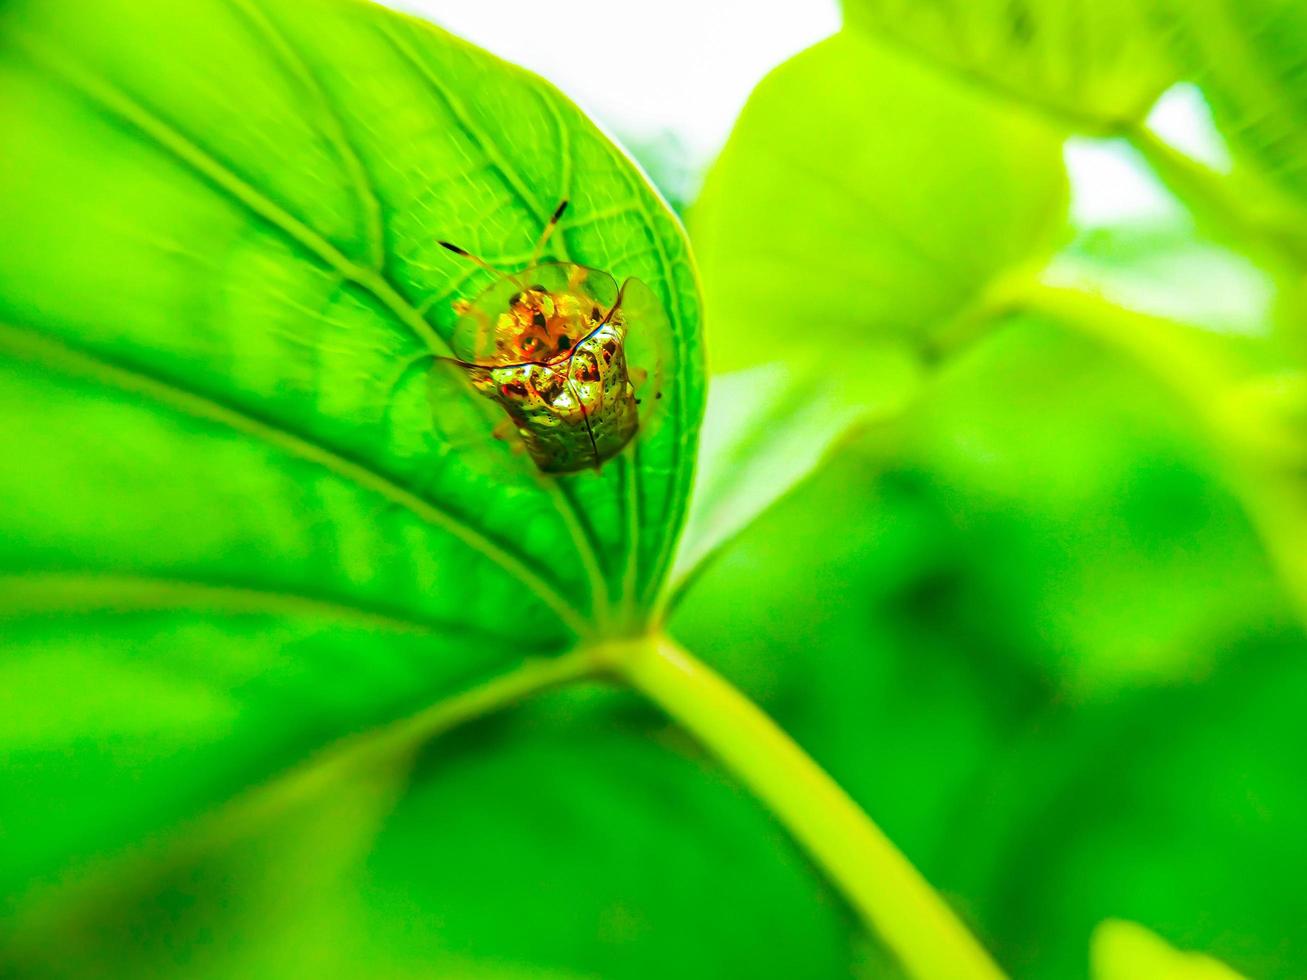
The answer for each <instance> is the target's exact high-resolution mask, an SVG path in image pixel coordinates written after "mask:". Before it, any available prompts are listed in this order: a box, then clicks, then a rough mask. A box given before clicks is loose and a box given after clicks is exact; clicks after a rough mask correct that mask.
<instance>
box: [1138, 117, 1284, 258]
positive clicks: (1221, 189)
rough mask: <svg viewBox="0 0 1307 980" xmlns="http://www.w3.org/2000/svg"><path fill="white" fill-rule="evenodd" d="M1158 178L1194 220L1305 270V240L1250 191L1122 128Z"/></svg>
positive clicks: (1143, 132)
mask: <svg viewBox="0 0 1307 980" xmlns="http://www.w3.org/2000/svg"><path fill="white" fill-rule="evenodd" d="M1123 135H1124V136H1125V138H1126V140H1127V141H1128V142H1129V143H1130V145H1131V146H1133V147H1134V148H1135V149H1136V150H1137V151H1138V152H1139V153H1140V155H1141V156H1143V158H1144V160H1145V161H1146V162H1147V163H1148V165H1149V166H1150V167H1151V168H1152V169H1153V173H1155V174H1156V175H1157V177H1158V179H1159V180H1161V181H1162V183H1163V184H1165V185H1166V186H1167V188H1168V189H1169V190H1170V191H1171V192H1172V193H1173V194H1175V196H1176V197H1178V198H1179V199H1180V200H1181V201H1183V202H1184V203H1185V204H1186V205H1188V206H1189V208H1190V210H1191V211H1192V212H1193V214H1194V215H1195V216H1196V217H1197V218H1198V220H1199V221H1204V222H1207V223H1210V224H1214V225H1216V226H1217V227H1218V228H1220V229H1224V230H1226V231H1227V232H1231V233H1233V234H1235V235H1236V236H1237V237H1239V238H1240V239H1242V240H1243V242H1244V243H1245V244H1247V245H1248V246H1250V247H1252V248H1255V249H1258V250H1259V251H1262V252H1265V253H1267V255H1268V256H1275V257H1278V258H1279V259H1281V260H1285V261H1288V262H1289V263H1291V264H1292V265H1293V266H1295V267H1297V268H1303V267H1307V238H1304V236H1303V234H1302V231H1301V229H1299V228H1298V227H1297V226H1296V224H1295V223H1294V222H1291V221H1286V220H1283V219H1280V218H1277V217H1276V215H1275V213H1274V212H1275V209H1274V208H1271V207H1268V202H1265V201H1263V200H1262V199H1261V196H1260V195H1258V194H1257V193H1255V192H1254V191H1255V190H1256V189H1255V188H1252V187H1249V186H1247V183H1246V181H1239V180H1237V178H1235V177H1229V176H1226V175H1225V174H1222V173H1218V172H1217V171H1215V170H1213V169H1212V168H1211V167H1208V166H1206V165H1205V164H1203V163H1200V162H1199V161H1197V160H1195V159H1194V158H1193V157H1191V156H1188V155H1187V154H1185V153H1181V152H1180V151H1179V150H1177V149H1175V147H1173V146H1171V145H1170V144H1169V143H1167V142H1166V141H1165V140H1163V139H1162V138H1161V137H1159V136H1158V135H1157V134H1156V133H1154V132H1153V131H1152V130H1151V129H1149V128H1148V127H1147V126H1142V125H1132V126H1129V127H1127V128H1126V129H1125V130H1123Z"/></svg>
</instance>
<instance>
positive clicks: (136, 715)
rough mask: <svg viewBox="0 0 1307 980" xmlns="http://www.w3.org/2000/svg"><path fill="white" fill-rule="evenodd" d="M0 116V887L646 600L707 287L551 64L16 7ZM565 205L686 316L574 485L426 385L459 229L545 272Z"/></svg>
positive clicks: (117, 9)
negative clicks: (630, 419) (613, 441)
mask: <svg viewBox="0 0 1307 980" xmlns="http://www.w3.org/2000/svg"><path fill="white" fill-rule="evenodd" d="M0 117H3V119H4V120H5V131H6V150H5V153H4V154H3V159H0V212H3V213H4V215H5V221H6V224H7V225H8V226H9V227H12V228H14V229H21V230H22V232H21V234H16V235H6V236H4V238H3V241H2V242H0V453H2V454H3V456H4V458H5V459H6V460H7V463H6V465H5V467H4V469H3V473H0V622H2V623H3V631H4V637H5V641H4V647H5V655H4V658H3V663H2V664H0V701H2V702H3V710H2V711H0V754H3V756H4V758H5V770H6V777H5V786H4V787H3V791H2V795H0V823H3V824H4V826H5V835H4V843H3V845H0V847H2V848H3V854H2V855H0V869H2V870H0V902H3V903H5V905H4V907H9V906H12V905H14V904H16V903H19V902H21V900H22V898H23V895H24V894H26V893H27V892H28V891H30V889H31V888H32V887H34V885H35V884H36V883H37V882H39V881H48V880H51V879H53V878H55V877H59V876H63V875H65V874H71V873H72V872H73V871H75V870H78V869H84V868H86V867H88V866H89V865H90V864H91V863H93V862H94V860H95V859H97V858H98V857H100V856H102V855H106V854H110V853H113V852H115V851H116V850H117V849H118V848H119V847H120V846H121V845H122V844H123V842H125V841H128V840H134V839H137V838H139V837H141V836H143V835H146V834H149V833H152V832H154V831H155V830H157V829H159V828H162V827H166V826H170V825H172V824H174V823H176V822H177V821H179V820H182V819H184V818H185V817H187V816H189V815H191V814H193V813H195V812H197V811H199V810H201V809H204V808H205V807H207V806H210V805H211V804H213V803H214V802H215V801H217V800H220V799H223V798H225V797H227V796H230V795H232V794H233V793H235V792H236V791H237V790H239V789H240V788H242V787H244V786H246V785H248V784H249V783H250V782H252V781H256V780H260V779H262V778H265V777H267V776H268V775H270V774H272V773H275V772H277V771H280V770H282V769H284V768H285V767H287V766H288V765H289V764H291V763H292V762H293V761H295V760H297V759H299V758H302V757H303V756H304V755H305V754H306V753H307V752H309V751H311V750H312V749H314V748H315V747H317V746H319V745H321V744H323V743H324V742H326V741H328V740H331V739H334V738H336V737H339V736H340V735H342V734H345V733H350V732H359V731H366V730H369V729H371V728H372V727H374V726H376V725H378V724H381V723H384V722H385V721H387V720H389V719H391V718H393V717H395V716H396V715H397V714H399V713H402V712H408V711H411V710H413V709H415V708H416V707H419V706H421V705H425V704H430V703H432V702H433V701H436V700H438V699H440V698H442V697H444V696H446V695H448V694H450V693H451V692H453V691H457V690H459V689H462V688H463V687H465V686H467V685H469V684H471V683H473V682H474V681H476V680H478V679H480V678H482V677H484V676H485V675H487V674H488V673H490V672H494V671H497V670H499V669H502V668H505V667H508V666H511V665H512V664H513V663H515V662H516V661H517V660H519V659H520V658H521V657H522V656H524V655H528V654H531V653H532V652H537V653H538V652H546V653H547V652H550V651H557V650H559V649H561V648H563V647H564V646H565V645H567V644H569V643H570V642H572V640H573V639H574V637H575V635H576V634H578V633H587V632H590V631H592V630H596V629H602V628H603V627H604V623H605V622H606V621H611V620H612V619H613V618H614V616H615V615H616V614H615V613H614V614H613V615H610V611H611V610H616V609H619V608H622V607H630V609H629V611H628V610H625V609H624V610H623V613H622V615H624V616H629V617H630V618H635V619H638V618H642V617H643V616H645V615H647V614H648V609H649V608H650V605H651V601H652V595H653V593H654V592H655V591H656V590H657V589H658V587H659V586H660V584H661V583H662V580H663V579H664V577H665V574H666V571H667V568H668V567H669V565H670V558H671V553H672V549H673V546H674V542H675V538H676V536H677V532H678V530H679V526H680V524H681V521H682V516H683V513H684V510H685V507H686V504H687V499H688V485H689V478H690V472H691V467H692V461H693V455H694V448H695V436H696V430H697V427H698V421H699V417H700V414H701V409H702V404H701V403H702V398H703V389H702V376H701V369H700V364H699V359H700V355H699V341H698V307H697V297H696V289H695V284H694V277H693V273H692V271H691V268H690V264H689V259H688V255H687V249H686V243H685V240H684V237H683V235H682V233H681V230H680V228H679V226H678V225H677V223H676V222H675V219H674V218H673V217H672V216H671V215H670V213H669V212H668V211H667V209H666V207H665V206H664V205H663V203H662V202H661V201H660V200H659V199H658V198H657V197H656V195H655V194H654V193H653V192H652V191H651V190H650V188H649V187H648V186H647V184H646V183H645V182H644V180H643V179H642V178H641V177H640V175H639V174H638V171H637V170H636V169H635V168H634V167H633V166H632V165H631V164H630V163H629V162H628V161H627V160H626V159H625V158H624V157H623V156H622V154H621V153H620V152H619V151H618V150H617V149H615V148H614V147H613V146H612V145H611V144H610V143H609V142H608V141H607V140H606V139H605V138H604V137H603V136H602V135H601V134H600V133H599V132H598V131H597V130H596V129H595V127H594V126H593V125H592V124H591V123H589V122H588V121H587V120H586V119H585V118H584V117H583V116H582V115H581V114H580V112H579V111H578V110H577V109H576V108H575V107H574V106H572V105H571V104H570V103H569V102H568V101H567V100H566V99H564V98H563V97H562V96H561V95H559V94H558V93H557V92H556V91H555V90H554V89H552V88H551V87H550V86H548V85H546V84H545V83H543V82H542V81H541V80H539V79H538V78H536V77H534V76H532V75H530V74H528V73H526V72H523V71H521V70H519V69H516V68H514V67H512V66H509V65H507V64H504V63H502V62H500V61H498V60H496V59H494V58H492V57H490V56H488V55H486V54H485V53H483V52H481V51H479V50H477V49H475V48H472V47H470V46H469V45H467V44H465V43H463V42H461V41H459V40H457V39H455V38H452V37H450V36H448V35H446V34H444V33H442V32H440V31H438V30H436V29H434V28H432V27H431V26H429V25H427V24H424V23H422V22H419V21H416V20H412V19H408V18H405V17H402V16H399V15H396V14H393V13H390V12H388V11H385V10H383V9H381V8H379V7H375V6H372V5H369V4H364V3H358V2H352V0H316V2H314V3H312V4H305V3H301V2H293V0H257V2H254V0H228V2H220V0H204V2H195V3H187V4H173V3H168V2H164V0H149V2H141V0H106V2H102V3H96V4H89V5H88V4H77V5H59V4H48V3H43V2H38V0H16V2H10V3H7V4H5V5H4V7H3V12H0ZM561 198H568V199H570V201H571V207H570V209H569V210H568V212H567V215H566V218H565V220H564V222H563V225H562V227H561V228H560V230H559V232H558V234H556V235H555V236H554V238H553V239H552V241H551V243H550V250H551V251H552V252H554V253H555V254H557V255H558V256H559V257H563V256H565V257H567V258H569V259H571V260H574V261H576V262H580V263H584V264H586V265H590V266H595V267H599V268H602V269H606V270H608V271H610V272H612V273H613V275H614V276H616V277H617V278H618V279H619V281H620V280H622V279H625V278H626V277H628V276H634V277H638V278H639V279H640V280H642V281H643V282H645V283H646V284H647V285H648V286H649V287H651V289H652V290H653V292H654V294H655V295H656V297H657V298H658V300H659V301H660V302H661V304H662V305H663V306H664V308H665V310H666V312H667V314H668V318H669V320H670V323H671V328H672V336H670V337H667V338H657V339H659V340H665V341H666V343H667V347H668V361H667V363H664V364H663V365H661V366H662V368H663V370H664V373H665V374H666V376H667V377H668V378H669V379H670V381H669V383H668V385H667V388H666V391H665V398H664V399H662V406H663V407H664V410H663V412H662V419H661V422H660V424H659V425H657V426H656V427H655V428H654V431H652V433H651V434H650V435H649V437H648V438H647V439H645V440H643V441H642V442H641V443H640V445H639V448H638V455H632V454H628V455H627V456H626V457H624V458H623V459H621V460H615V461H614V462H612V463H610V464H609V465H608V466H606V467H605V468H604V469H603V471H602V472H601V473H600V474H598V475H595V474H584V475H579V476H575V477H569V478H565V479H560V480H557V481H554V480H544V479H540V478H538V477H537V476H536V475H535V474H534V473H533V471H532V470H531V468H530V467H529V466H528V465H526V464H525V463H524V461H523V460H522V459H521V458H519V457H514V456H512V455H511V454H510V453H509V452H508V450H507V448H505V447H500V445H499V444H498V443H496V442H494V441H493V440H490V439H489V438H488V436H486V435H484V434H483V435H482V436H481V439H480V442H479V443H478V444H469V443H466V442H463V443H457V442H451V441H450V440H449V438H448V433H449V432H450V431H454V430H457V429H458V424H459V418H460V416H461V415H462V414H465V413H466V412H467V411H468V410H469V407H470V406H471V405H472V404H473V399H475V398H476V397H477V396H475V395H474V394H473V393H472V392H471V390H470V389H468V390H467V391H465V392H464V391H458V390H456V391H454V392H453V393H452V394H450V395H448V396H447V397H446V399H445V400H444V401H443V402H439V403H437V404H436V405H435V406H434V409H435V411H434V413H433V405H432V403H431V401H430V399H429V397H428V381H427V375H428V371H429V368H430V365H431V360H432V356H433V355H434V354H445V353H447V352H448V350H447V345H446V343H445V341H446V339H447V338H448V336H449V333H450V330H451V328H452V326H453V322H454V319H455V316H454V312H453V310H452V308H451V305H452V302H453V301H454V300H455V299H457V298H460V297H468V296H472V295H474V294H475V293H476V292H477V290H478V289H479V288H480V287H482V286H484V285H486V284H487V283H488V282H489V281H491V276H490V275H489V274H487V273H484V272H482V271H481V270H480V269H478V268H477V267H475V266H473V265H470V264H469V263H467V262H465V261H462V260H460V259H459V258H458V257H457V256H455V255H452V254H450V253H449V252H448V251H445V250H444V249H442V248H440V246H439V245H438V244H437V242H438V240H441V239H444V240H449V241H453V242H457V243H458V244H460V245H462V246H464V247H466V248H468V249H469V250H472V251H475V252H478V253H480V254H481V255H482V256H484V257H485V258H486V259H487V260H489V261H491V262H493V263H498V264H502V265H504V266H508V267H510V268H516V267H520V266H521V265H522V264H524V263H525V261H526V260H527V258H528V255H529V253H530V251H531V248H532V244H533V242H534V241H535V240H536V238H537V237H538V235H539V233H540V230H541V226H542V225H543V224H544V221H545V219H546V218H547V217H548V215H549V214H550V212H551V211H552V210H553V209H554V207H555V205H556V204H557V203H558V201H559V200H560V199H561ZM639 326H640V325H639V324H633V325H632V330H633V331H638V330H639ZM646 339H648V338H646ZM478 404H482V403H480V402H478ZM485 404H488V403H485ZM487 456H488V458H489V461H490V462H491V463H493V464H494V467H493V468H487V467H486V466H485V465H484V460H485V458H486V457H487ZM633 474H634V480H632V475H633ZM92 814H93V815H94V816H93V817H92V816H91V815H92Z"/></svg>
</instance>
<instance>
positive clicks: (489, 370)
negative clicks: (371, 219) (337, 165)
mask: <svg viewBox="0 0 1307 980" xmlns="http://www.w3.org/2000/svg"><path fill="white" fill-rule="evenodd" d="M567 203H568V202H567V201H566V200H563V201H562V202H561V203H559V205H558V207H557V208H555V210H554V212H553V215H552V216H551V217H550V218H549V221H548V222H547V223H546V225H545V227H544V229H543V231H542V232H541V234H540V237H539V239H538V240H537V242H536V246H535V248H534V249H533V250H532V254H531V258H530V259H529V260H528V262H527V265H526V268H525V269H523V270H522V271H521V272H516V273H505V272H503V271H501V270H499V269H496V268H495V267H494V266H492V265H490V264H489V263H488V262H486V261H485V260H483V259H481V258H479V257H478V256H476V255H473V254H472V253H470V252H468V251H467V250H466V249H464V248H461V247H459V246H457V245H454V244H452V243H450V242H445V241H442V242H440V243H439V244H440V246H441V247H442V248H445V249H448V250H449V251H451V252H453V253H454V254H456V255H458V256H460V257H462V258H464V259H467V260H469V261H472V262H475V263H476V264H477V265H479V266H481V267H482V268H483V269H486V270H487V271H489V272H492V273H494V274H495V276H496V277H497V278H496V280H495V281H494V282H493V283H491V284H490V285H489V286H487V287H486V288H485V289H484V290H482V291H481V292H480V293H479V294H478V295H477V296H476V297H475V298H474V299H472V300H471V301H468V300H457V301H455V303H454V310H455V312H456V313H457V314H458V320H457V321H456V323H455V325H454V331H453V336H452V341H451V345H452V347H453V349H454V354H455V357H453V358H446V359H445V360H446V361H448V362H449V363H450V364H452V365H454V366H456V367H457V368H458V369H460V370H461V371H462V372H463V373H464V375H465V376H466V378H467V380H468V381H470V383H471V386H472V388H473V389H475V391H476V392H478V393H479V394H480V395H482V396H484V397H486V398H488V399H490V400H491V401H493V402H495V403H496V404H498V405H499V406H500V407H501V408H502V409H503V410H504V412H505V413H506V414H507V417H508V423H509V428H511V429H512V430H515V431H516V433H517V435H518V436H519V437H520V438H521V441H522V443H523V444H524V445H525V447H526V450H527V451H528V452H529V453H530V455H531V458H532V460H534V462H535V464H536V466H537V467H538V468H539V469H540V470H541V471H542V472H545V473H551V474H565V473H575V472H579V471H582V470H587V469H598V468H600V467H601V466H603V464H604V463H605V462H607V461H608V460H610V459H612V458H613V457H614V456H617V455H618V454H619V453H621V452H622V451H623V450H624V449H625V448H626V447H627V446H628V445H629V444H630V443H631V441H632V440H633V439H634V438H635V436H636V433H637V431H639V430H640V428H641V401H642V400H643V399H642V398H641V397H639V396H640V394H641V392H640V391H639V389H640V387H641V386H642V385H643V384H644V382H645V381H646V379H648V378H649V377H650V375H651V373H652V374H654V375H656V374H658V373H659V372H658V371H657V370H654V371H653V372H651V371H650V370H649V368H648V367H642V366H637V365H631V364H630V363H629V360H628V355H627V351H628V339H629V338H630V336H631V332H632V331H633V330H639V329H641V327H647V328H648V329H649V330H650V331H657V330H659V328H660V324H658V323H657V322H650V323H648V324H644V323H640V322H635V321H637V320H639V319H640V317H639V316H638V315H637V316H633V311H634V310H635V309H639V308H644V309H652V310H660V309H661V308H660V307H659V306H658V304H657V303H656V301H653V302H652V303H651V302H649V299H651V298H652V293H650V292H649V291H648V289H647V287H644V285H643V284H642V283H640V282H639V280H637V279H628V280H626V282H624V283H623V285H622V286H621V287H620V288H619V287H618V285H617V281H616V280H615V279H614V278H613V277H612V276H611V275H610V274H609V273H607V272H603V271H601V270H599V269H593V268H590V267H588V266H583V265H578V264H575V263H571V262H558V261H539V257H540V256H541V254H542V253H543V251H544V247H545V244H546V243H547V242H548V241H549V238H550V236H551V235H552V234H553V232H554V230H555V229H556V228H557V227H558V223H559V221H560V220H561V219H562V217H563V214H564V212H565V211H566V210H567ZM637 294H638V295H639V297H640V299H641V300H642V302H640V303H639V304H632V303H631V302H630V298H631V297H634V296H636V295H637ZM657 318H658V315H657V314H656V313H655V314H653V315H651V316H650V319H651V320H654V321H656V320H657ZM655 367H656V366H655ZM644 394H646V395H651V396H652V400H654V401H656V400H657V399H660V398H661V397H662V395H661V392H660V391H652V392H644Z"/></svg>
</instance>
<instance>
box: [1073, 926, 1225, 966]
mask: <svg viewBox="0 0 1307 980" xmlns="http://www.w3.org/2000/svg"><path fill="white" fill-rule="evenodd" d="M1090 960H1091V962H1092V963H1093V974H1094V980H1137V978H1139V977H1149V978H1151V980H1239V974H1237V973H1235V972H1234V971H1233V970H1231V969H1230V968H1229V967H1228V966H1226V965H1225V964H1224V963H1222V962H1220V961H1219V960H1214V959H1212V958H1211V957H1210V956H1203V955H1202V954H1201V953H1181V952H1179V951H1178V950H1176V949H1173V948H1171V947H1170V946H1169V945H1167V943H1166V941H1165V940H1163V939H1161V938H1160V937H1158V936H1155V935H1154V934H1153V933H1151V932H1149V931H1148V930H1147V929H1145V928H1144V927H1143V926H1141V925H1138V924H1136V923H1134V922H1122V921H1121V920H1119V919H1108V920H1107V921H1106V922H1103V923H1101V924H1100V925H1099V927H1098V928H1097V929H1095V930H1094V938H1093V940H1092V941H1091V945H1090Z"/></svg>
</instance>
